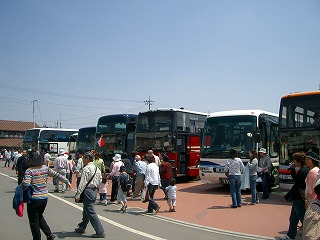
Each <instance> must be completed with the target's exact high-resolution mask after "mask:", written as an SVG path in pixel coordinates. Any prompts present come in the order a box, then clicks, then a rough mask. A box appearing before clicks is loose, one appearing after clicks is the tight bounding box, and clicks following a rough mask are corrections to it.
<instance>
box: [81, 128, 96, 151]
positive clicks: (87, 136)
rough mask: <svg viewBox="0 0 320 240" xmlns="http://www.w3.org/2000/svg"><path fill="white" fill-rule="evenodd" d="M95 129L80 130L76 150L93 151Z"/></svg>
mask: <svg viewBox="0 0 320 240" xmlns="http://www.w3.org/2000/svg"><path fill="white" fill-rule="evenodd" d="M95 135H96V127H88V128H80V129H79V133H78V139H77V149H82V150H85V151H89V150H92V149H94V144H95Z"/></svg>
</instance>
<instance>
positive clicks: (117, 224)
mask: <svg viewBox="0 0 320 240" xmlns="http://www.w3.org/2000/svg"><path fill="white" fill-rule="evenodd" d="M0 174H1V175H3V176H5V177H8V178H11V179H13V180H17V179H16V178H13V177H10V176H8V175H7V174H4V173H1V172H0ZM48 195H49V196H50V197H53V198H55V199H57V200H59V201H61V202H64V203H66V204H68V205H69V206H72V207H74V208H76V209H78V210H80V211H82V207H81V206H79V205H77V204H74V203H71V202H69V201H67V200H65V199H63V198H60V197H58V196H56V195H53V194H51V193H48ZM97 215H98V217H99V219H100V220H102V221H104V222H107V223H109V224H111V225H113V226H115V227H118V228H121V229H123V230H126V231H129V232H132V233H134V234H137V235H140V236H142V237H146V238H150V239H154V240H166V239H165V238H161V237H157V236H154V235H151V234H148V233H145V232H141V231H138V230H136V229H133V228H130V227H127V226H124V225H122V224H120V223H117V222H115V221H112V220H110V219H108V218H106V217H103V216H101V215H99V214H97Z"/></svg>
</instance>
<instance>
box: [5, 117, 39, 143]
mask: <svg viewBox="0 0 320 240" xmlns="http://www.w3.org/2000/svg"><path fill="white" fill-rule="evenodd" d="M33 127H34V125H33V122H22V121H10V120H0V131H17V132H25V131H27V130H28V129H30V128H33ZM35 127H40V126H39V125H38V124H35ZM0 146H1V144H0Z"/></svg>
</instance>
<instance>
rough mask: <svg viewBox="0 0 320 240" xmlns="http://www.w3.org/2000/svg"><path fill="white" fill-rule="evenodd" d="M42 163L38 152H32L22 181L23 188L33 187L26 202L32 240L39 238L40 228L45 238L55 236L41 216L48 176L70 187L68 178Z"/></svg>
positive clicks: (43, 208)
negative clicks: (29, 198)
mask: <svg viewBox="0 0 320 240" xmlns="http://www.w3.org/2000/svg"><path fill="white" fill-rule="evenodd" d="M43 164H44V163H43V161H42V158H41V156H40V154H39V153H34V154H33V157H32V158H31V159H30V160H29V161H28V166H29V168H28V169H27V170H26V172H25V176H24V179H23V181H22V185H23V188H24V190H26V189H28V188H29V187H33V194H32V197H31V200H30V202H29V203H28V204H27V212H28V218H29V224H30V228H31V232H32V236H33V240H39V239H41V233H40V229H41V230H42V231H43V232H44V234H45V235H46V236H47V239H49V240H51V239H54V238H55V235H53V234H52V232H51V229H50V227H49V226H48V224H47V222H46V220H45V219H44V217H43V213H44V211H45V209H46V206H47V202H48V188H47V178H48V176H50V177H53V178H54V179H55V180H57V181H63V182H64V183H65V184H67V186H68V187H69V188H71V184H70V183H69V181H68V179H66V178H65V177H63V176H62V175H60V174H59V173H57V172H55V171H53V170H52V169H51V168H48V167H47V166H46V165H43Z"/></svg>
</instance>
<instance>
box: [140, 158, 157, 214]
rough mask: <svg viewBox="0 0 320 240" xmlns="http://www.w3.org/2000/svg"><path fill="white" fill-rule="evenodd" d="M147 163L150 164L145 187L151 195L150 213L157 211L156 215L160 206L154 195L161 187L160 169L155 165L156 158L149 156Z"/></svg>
mask: <svg viewBox="0 0 320 240" xmlns="http://www.w3.org/2000/svg"><path fill="white" fill-rule="evenodd" d="M147 161H148V163H149V164H148V165H147V170H146V176H145V180H144V187H145V188H148V191H149V195H150V198H149V204H148V213H152V212H153V211H155V213H158V212H159V209H160V206H159V205H158V204H157V203H156V201H155V200H154V193H155V192H156V190H157V189H158V188H159V187H161V181H160V174H159V167H158V165H157V164H156V163H155V159H154V156H152V155H148V156H147Z"/></svg>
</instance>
